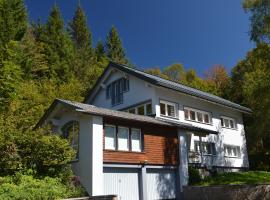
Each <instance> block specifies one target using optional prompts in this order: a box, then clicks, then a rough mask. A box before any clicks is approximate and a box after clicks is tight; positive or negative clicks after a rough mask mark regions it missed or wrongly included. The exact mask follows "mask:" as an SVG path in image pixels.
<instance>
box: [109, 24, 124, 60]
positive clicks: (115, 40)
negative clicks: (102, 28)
mask: <svg viewBox="0 0 270 200" xmlns="http://www.w3.org/2000/svg"><path fill="white" fill-rule="evenodd" d="M106 53H107V56H108V58H109V59H111V60H112V61H115V62H118V63H122V64H127V63H128V60H127V58H126V53H125V50H124V48H123V46H122V42H121V39H120V37H119V35H118V32H117V30H116V28H115V27H114V26H113V27H112V28H111V30H110V32H109V34H108V35H107V40H106Z"/></svg>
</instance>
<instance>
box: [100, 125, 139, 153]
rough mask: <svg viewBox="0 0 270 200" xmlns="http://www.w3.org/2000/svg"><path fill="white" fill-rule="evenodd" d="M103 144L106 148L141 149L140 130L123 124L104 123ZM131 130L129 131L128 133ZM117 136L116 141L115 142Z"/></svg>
mask: <svg viewBox="0 0 270 200" xmlns="http://www.w3.org/2000/svg"><path fill="white" fill-rule="evenodd" d="M104 130H105V145H104V148H105V149H107V150H119V151H135V152H141V151H142V142H141V140H142V139H141V138H142V137H141V130H140V129H135V128H131V129H130V128H129V127H123V126H118V127H117V126H114V125H105V127H104ZM130 130H131V133H130ZM116 138H117V142H116Z"/></svg>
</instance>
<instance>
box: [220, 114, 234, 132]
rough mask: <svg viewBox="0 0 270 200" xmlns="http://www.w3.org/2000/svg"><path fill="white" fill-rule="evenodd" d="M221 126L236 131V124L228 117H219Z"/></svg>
mask: <svg viewBox="0 0 270 200" xmlns="http://www.w3.org/2000/svg"><path fill="white" fill-rule="evenodd" d="M221 126H222V127H223V128H232V129H236V123H235V120H234V119H233V118H230V117H225V116H222V117H221Z"/></svg>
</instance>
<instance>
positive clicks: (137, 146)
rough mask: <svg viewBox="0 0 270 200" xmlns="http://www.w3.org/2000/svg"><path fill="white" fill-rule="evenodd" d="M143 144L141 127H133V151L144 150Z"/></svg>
mask: <svg viewBox="0 0 270 200" xmlns="http://www.w3.org/2000/svg"><path fill="white" fill-rule="evenodd" d="M141 146H142V144H141V130H140V129H134V128H132V129H131V151H138V152H141V151H142V147H141Z"/></svg>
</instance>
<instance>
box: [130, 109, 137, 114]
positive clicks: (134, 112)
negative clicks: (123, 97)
mask: <svg viewBox="0 0 270 200" xmlns="http://www.w3.org/2000/svg"><path fill="white" fill-rule="evenodd" d="M128 112H129V113H132V114H136V109H135V108H132V109H129V110H128Z"/></svg>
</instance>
